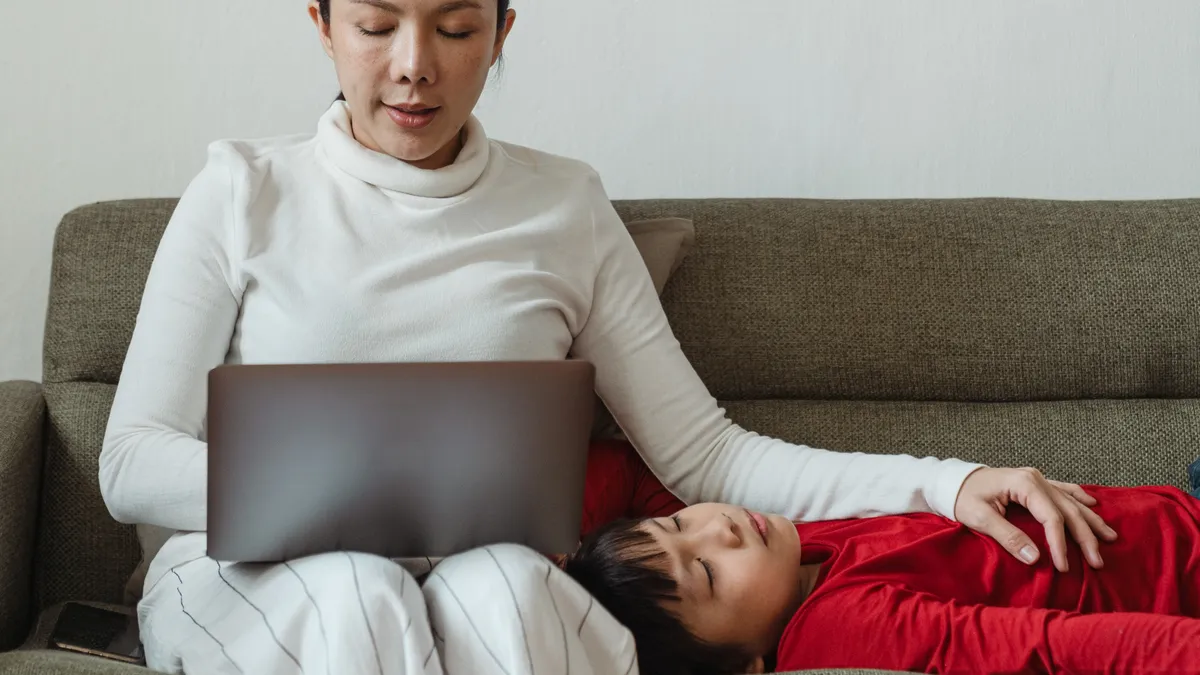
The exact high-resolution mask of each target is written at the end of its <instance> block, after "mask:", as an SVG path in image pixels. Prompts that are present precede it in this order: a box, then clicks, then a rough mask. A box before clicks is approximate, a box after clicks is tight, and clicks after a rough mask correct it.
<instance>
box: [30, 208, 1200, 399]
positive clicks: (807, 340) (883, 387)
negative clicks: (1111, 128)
mask: <svg viewBox="0 0 1200 675" xmlns="http://www.w3.org/2000/svg"><path fill="white" fill-rule="evenodd" d="M174 205H175V200H170V199H162V200H135V201H123V202H109V203H104V204H97V205H92V206H87V207H83V208H81V209H77V210H76V211H73V212H71V213H70V214H68V215H67V216H66V217H65V218H64V220H63V222H62V225H61V226H60V228H59V231H58V235H57V239H56V249H55V265H54V272H53V277H52V283H51V297H50V307H49V312H48V316H47V324H46V349H45V359H46V362H45V371H44V378H45V381H47V382H60V381H69V380H85V381H99V382H109V383H113V382H116V380H117V377H118V375H119V374H120V370H121V364H122V362H123V360H124V355H125V349H126V347H127V345H128V341H129V337H130V335H131V334H132V330H133V325H134V322H135V320H136V316H137V308H138V303H139V299H140V296H141V291H142V287H143V285H144V282H145V277H146V274H147V273H148V270H149V267H150V263H151V261H152V260H153V257H154V251H155V248H156V247H157V244H158V240H159V238H160V236H161V234H162V230H163V227H164V226H165V224H166V222H167V219H168V218H169V217H170V214H171V211H172V209H173V208H174ZM616 206H617V209H618V211H619V212H620V213H621V216H622V217H623V218H624V219H625V220H626V221H627V222H629V221H633V220H646V219H651V218H663V217H673V216H674V217H683V218H689V219H691V220H693V222H694V223H695V226H696V230H697V237H696V246H695V248H694V249H693V251H692V253H691V254H690V255H689V258H688V262H687V264H686V265H684V266H683V267H682V268H681V269H680V270H679V272H678V274H677V275H676V278H675V282H674V283H672V285H671V287H670V288H668V289H667V290H666V292H665V293H664V298H663V301H664V306H665V307H666V309H667V313H668V315H669V316H670V318H671V323H672V326H673V327H674V329H675V332H676V333H677V335H678V336H679V338H680V341H681V342H682V343H683V347H684V350H685V351H686V352H687V353H688V355H689V357H690V358H691V359H692V362H693V363H694V364H695V366H696V368H697V370H698V371H699V372H700V375H701V377H702V378H704V379H705V381H706V382H708V384H709V386H710V387H711V388H712V389H713V391H714V393H716V394H717V395H718V397H721V398H726V399H733V400H741V399H755V398H798V399H860V400H881V399H882V400H891V399H902V400H903V399H908V400H954V401H1018V400H1056V399H1073V398H1138V397H1193V396H1200V275H1196V274H1192V273H1191V270H1192V267H1193V261H1195V260H1196V259H1200V200H1172V201H1147V202H1064V201H1034V200H1013V199H964V200H881V201H825V200H802V199H786V200H762V199H757V200H756V199H732V200H653V201H634V202H617V203H616Z"/></svg>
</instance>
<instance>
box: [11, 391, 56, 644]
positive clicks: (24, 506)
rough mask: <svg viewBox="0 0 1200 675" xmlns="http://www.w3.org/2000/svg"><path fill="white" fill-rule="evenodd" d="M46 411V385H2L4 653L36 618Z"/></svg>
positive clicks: (16, 641)
mask: <svg viewBox="0 0 1200 675" xmlns="http://www.w3.org/2000/svg"><path fill="white" fill-rule="evenodd" d="M45 413H46V402H45V399H44V398H42V388H41V386H39V385H37V384H35V383H33V382H4V383H0V650H4V649H11V648H12V647H14V646H15V645H17V644H20V642H21V639H22V638H23V637H24V636H25V630H26V629H27V628H28V626H29V620H30V617H31V610H32V608H31V607H30V593H31V592H32V590H33V584H32V583H30V574H31V572H32V569H33V544H34V536H35V534H36V529H35V528H36V527H37V502H38V482H39V477H40V476H41V471H42V445H43V429H44V427H45Z"/></svg>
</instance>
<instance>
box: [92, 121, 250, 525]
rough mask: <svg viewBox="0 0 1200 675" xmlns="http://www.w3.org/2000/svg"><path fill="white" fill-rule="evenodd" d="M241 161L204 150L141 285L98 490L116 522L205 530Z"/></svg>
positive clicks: (230, 326) (232, 288) (233, 286)
mask: <svg viewBox="0 0 1200 675" xmlns="http://www.w3.org/2000/svg"><path fill="white" fill-rule="evenodd" d="M238 159H240V158H237V156H236V154H235V153H234V151H233V149H232V148H231V147H229V146H228V145H225V144H214V145H213V146H211V147H210V150H209V156H208V162H207V165H206V166H205V167H204V169H203V170H202V171H201V173H200V174H199V175H198V176H197V177H196V178H195V179H194V180H193V182H192V183H191V185H190V186H189V187H188V188H187V190H186V191H185V192H184V194H183V196H182V197H181V199H180V201H179V204H178V206H177V207H176V209H175V212H174V214H173V215H172V216H171V220H170V222H169V223H168V225H167V227H166V230H165V231H164V233H163V236H162V240H161V241H160V243H159V246H158V249H157V252H156V253H155V256H154V262H153V263H152V265H151V268H150V273H149V276H148V277H147V279H146V287H145V291H144V293H143V295H142V301H141V307H140V309H139V311H138V317H137V323H136V325H135V327H134V331H133V337H132V340H131V342H130V345H129V351H128V352H127V354H126V357H125V363H124V367H123V369H122V371H121V378H120V382H119V384H118V386H117V392H116V396H115V399H114V401H113V406H112V411H111V413H110V415H109V420H108V428H107V430H106V433H105V437H104V446H103V449H102V451H101V453H100V490H101V493H102V494H103V496H104V501H105V504H106V505H107V506H108V509H109V511H110V512H111V513H112V516H113V517H114V518H115V519H116V520H118V521H120V522H123V523H140V524H146V525H157V526H160V527H165V528H169V529H174V530H189V531H199V530H204V529H205V527H206V524H207V498H206V490H207V479H208V451H207V447H208V446H207V444H206V443H205V442H204V441H203V440H202V439H203V437H204V425H205V415H206V409H207V384H208V379H207V378H208V371H209V370H210V369H212V368H213V367H215V366H217V365H220V364H221V363H222V361H223V360H224V359H225V356H226V353H227V352H228V351H229V346H230V340H231V336H232V334H233V331H234V325H235V322H236V321H237V315H238V308H239V303H240V298H241V289H240V288H239V286H238V284H237V283H235V272H234V269H235V258H236V256H233V255H231V251H232V250H234V242H235V240H236V237H235V235H234V232H235V224H234V220H235V218H234V216H233V214H234V213H235V212H236V209H235V204H234V200H235V194H236V192H237V190H236V187H237V186H236V184H235V183H236V181H235V178H234V176H235V175H238V173H237V172H236V171H235V167H236V166H237V160H238ZM242 166H243V167H244V163H243V164H242Z"/></svg>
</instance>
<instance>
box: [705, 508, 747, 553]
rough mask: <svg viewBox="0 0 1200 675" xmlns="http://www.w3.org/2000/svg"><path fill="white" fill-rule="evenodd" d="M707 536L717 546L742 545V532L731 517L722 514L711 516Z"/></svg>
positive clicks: (733, 546)
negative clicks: (716, 516)
mask: <svg viewBox="0 0 1200 675" xmlns="http://www.w3.org/2000/svg"><path fill="white" fill-rule="evenodd" d="M707 530H708V535H709V537H711V538H712V541H713V542H714V543H716V544H717V545H719V546H722V547H725V548H737V547H739V546H741V545H742V533H741V531H740V528H739V527H738V525H737V522H736V521H734V519H733V518H730V517H729V516H727V515H723V517H721V518H713V519H712V521H711V522H710V523H709V526H708V528H707Z"/></svg>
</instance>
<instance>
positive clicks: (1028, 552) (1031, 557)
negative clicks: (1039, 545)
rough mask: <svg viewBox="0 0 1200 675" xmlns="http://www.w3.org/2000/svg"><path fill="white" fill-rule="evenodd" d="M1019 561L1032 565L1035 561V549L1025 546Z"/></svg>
mask: <svg viewBox="0 0 1200 675" xmlns="http://www.w3.org/2000/svg"><path fill="white" fill-rule="evenodd" d="M1021 560H1024V561H1025V562H1027V563H1029V564H1030V565H1032V564H1033V563H1034V562H1036V561H1037V549H1035V548H1034V547H1032V546H1026V547H1025V548H1023V549H1021Z"/></svg>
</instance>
